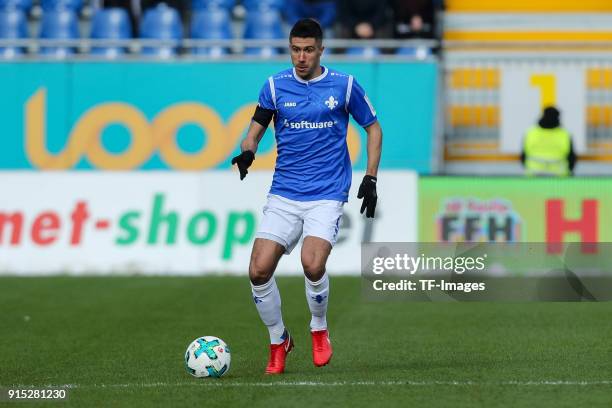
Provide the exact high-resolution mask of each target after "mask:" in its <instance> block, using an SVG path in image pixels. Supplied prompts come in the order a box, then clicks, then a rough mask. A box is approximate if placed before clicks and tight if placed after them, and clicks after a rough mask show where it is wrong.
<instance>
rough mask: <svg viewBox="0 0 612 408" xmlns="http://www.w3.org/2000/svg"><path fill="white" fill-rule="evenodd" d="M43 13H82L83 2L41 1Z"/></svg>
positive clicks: (81, 0)
mask: <svg viewBox="0 0 612 408" xmlns="http://www.w3.org/2000/svg"><path fill="white" fill-rule="evenodd" d="M40 5H41V6H42V9H43V12H45V11H52V10H61V9H71V10H74V11H80V10H81V8H83V0H41V2H40Z"/></svg>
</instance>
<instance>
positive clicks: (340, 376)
mask: <svg viewBox="0 0 612 408" xmlns="http://www.w3.org/2000/svg"><path fill="white" fill-rule="evenodd" d="M277 281H278V284H279V287H280V290H281V295H282V297H283V314H284V319H285V323H286V325H287V327H288V328H289V329H290V330H291V332H292V334H293V336H294V338H295V341H296V348H295V351H294V352H293V353H292V354H291V355H290V356H289V360H288V367H287V372H286V374H284V375H282V376H275V377H268V376H265V375H263V371H264V367H265V364H266V360H267V353H268V350H267V347H268V346H267V340H268V339H267V331H266V329H265V327H264V326H263V325H262V324H261V322H260V321H259V318H258V316H257V314H256V311H255V307H254V305H253V301H252V299H251V295H250V288H249V283H248V279H247V278H237V277H204V278H184V277H84V278H69V277H53V278H12V277H5V278H0V388H5V389H6V388H11V387H23V386H32V387H42V386H48V385H55V386H66V387H69V388H67V389H68V392H69V399H68V401H66V402H62V403H59V402H58V403H50V402H41V403H39V404H38V406H49V404H51V405H52V406H79V407H83V406H96V407H99V406H126V407H136V406H147V407H149V406H166V407H167V406H231V407H234V406H248V407H255V406H261V407H280V406H283V407H285V406H286V407H294V406H304V407H316V406H330V407H331V406H351V407H361V406H363V407H372V406H418V407H487V408H489V407H611V406H612V323H611V321H612V320H611V319H612V303H503V304H502V303H409V302H405V303H400V302H394V303H382V302H379V303H371V302H366V301H364V300H362V298H361V292H360V282H359V279H358V278H356V277H332V281H331V295H330V309H329V325H330V332H331V337H332V342H333V346H334V357H333V359H332V361H331V364H330V365H329V366H327V367H323V368H315V367H314V366H313V365H312V361H311V350H310V338H309V335H308V322H309V318H310V317H309V312H308V307H307V305H306V300H305V296H304V285H303V278H299V277H295V278H293V277H292V278H280V277H279V278H278V279H277ZM202 335H215V336H218V337H221V338H222V339H224V340H225V341H226V342H228V344H229V345H230V347H231V349H232V367H231V369H230V371H229V373H228V375H227V376H226V377H224V378H221V379H195V378H192V377H191V376H189V375H188V374H187V373H186V371H185V369H184V367H183V354H184V352H185V348H186V347H187V345H188V344H189V342H190V341H191V340H193V339H194V338H196V337H198V336H202ZM0 399H1V398H0ZM2 404H3V403H2V402H0V405H2ZM53 404H55V405H53ZM26 405H28V404H27V403H26V404H25V405H24V404H23V403H20V404H19V405H15V406H26Z"/></svg>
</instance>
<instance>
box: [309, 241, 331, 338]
mask: <svg viewBox="0 0 612 408" xmlns="http://www.w3.org/2000/svg"><path fill="white" fill-rule="evenodd" d="M331 249H332V246H331V244H330V243H329V241H327V240H325V239H323V238H319V237H314V236H306V237H304V244H303V245H302V267H303V268H304V278H305V279H304V280H305V287H306V300H307V302H308V307H309V308H310V313H311V315H312V317H311V320H310V330H311V331H318V330H326V329H327V299H328V296H329V277H328V276H327V274H326V273H325V264H326V263H327V258H328V256H329V254H330V252H331Z"/></svg>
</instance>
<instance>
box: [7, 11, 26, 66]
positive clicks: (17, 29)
mask: <svg viewBox="0 0 612 408" xmlns="http://www.w3.org/2000/svg"><path fill="white" fill-rule="evenodd" d="M24 38H28V25H27V20H26V15H25V13H24V11H23V10H20V9H8V10H0V39H3V40H19V39H24ZM24 52H25V49H24V48H23V47H0V58H14V57H18V56H20V55H22V54H23V53H24Z"/></svg>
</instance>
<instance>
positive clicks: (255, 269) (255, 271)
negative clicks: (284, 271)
mask: <svg viewBox="0 0 612 408" xmlns="http://www.w3.org/2000/svg"><path fill="white" fill-rule="evenodd" d="M272 272H273V266H272V265H271V264H270V263H269V262H266V261H265V260H263V259H261V257H254V258H252V259H251V263H250V264H249V279H251V282H252V283H253V285H263V284H264V283H266V282H268V281H269V280H270V278H271V277H272Z"/></svg>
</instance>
